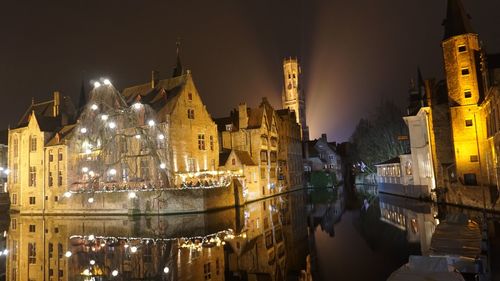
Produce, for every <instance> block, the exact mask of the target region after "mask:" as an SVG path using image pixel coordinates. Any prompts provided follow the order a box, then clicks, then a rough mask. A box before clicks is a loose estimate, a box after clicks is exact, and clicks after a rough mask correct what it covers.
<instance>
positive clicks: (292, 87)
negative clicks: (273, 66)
mask: <svg viewBox="0 0 500 281" xmlns="http://www.w3.org/2000/svg"><path fill="white" fill-rule="evenodd" d="M300 74H301V70H300V66H299V62H298V60H297V58H288V59H287V58H285V59H284V60H283V75H284V79H283V82H284V84H283V93H282V97H281V100H282V105H283V108H288V109H290V110H291V111H294V112H295V118H296V119H297V123H298V124H299V125H300V127H301V134H302V140H309V128H308V127H307V123H306V114H305V113H306V111H305V99H304V94H303V92H302V88H301V84H300Z"/></svg>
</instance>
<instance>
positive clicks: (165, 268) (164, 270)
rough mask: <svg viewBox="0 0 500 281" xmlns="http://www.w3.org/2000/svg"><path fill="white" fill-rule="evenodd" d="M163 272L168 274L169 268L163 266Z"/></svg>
mask: <svg viewBox="0 0 500 281" xmlns="http://www.w3.org/2000/svg"><path fill="white" fill-rule="evenodd" d="M163 272H164V273H165V274H166V273H169V272H170V268H168V266H165V267H164V268H163Z"/></svg>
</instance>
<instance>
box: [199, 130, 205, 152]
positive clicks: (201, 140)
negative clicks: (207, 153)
mask: <svg viewBox="0 0 500 281" xmlns="http://www.w3.org/2000/svg"><path fill="white" fill-rule="evenodd" d="M198 149H199V150H205V135H204V134H199V135H198Z"/></svg>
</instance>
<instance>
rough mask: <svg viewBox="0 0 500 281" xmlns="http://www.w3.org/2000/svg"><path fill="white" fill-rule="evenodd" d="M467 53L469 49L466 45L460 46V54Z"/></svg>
mask: <svg viewBox="0 0 500 281" xmlns="http://www.w3.org/2000/svg"><path fill="white" fill-rule="evenodd" d="M466 51H467V47H466V46H465V45H460V46H458V52H459V53H463V52H466Z"/></svg>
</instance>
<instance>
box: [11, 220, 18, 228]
mask: <svg viewBox="0 0 500 281" xmlns="http://www.w3.org/2000/svg"><path fill="white" fill-rule="evenodd" d="M10 228H11V230H16V229H17V219H12V220H11V221H10Z"/></svg>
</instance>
